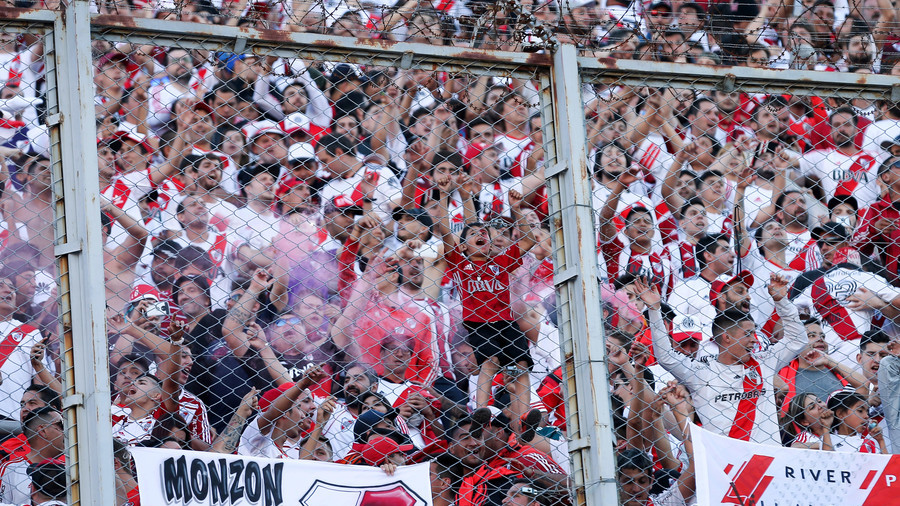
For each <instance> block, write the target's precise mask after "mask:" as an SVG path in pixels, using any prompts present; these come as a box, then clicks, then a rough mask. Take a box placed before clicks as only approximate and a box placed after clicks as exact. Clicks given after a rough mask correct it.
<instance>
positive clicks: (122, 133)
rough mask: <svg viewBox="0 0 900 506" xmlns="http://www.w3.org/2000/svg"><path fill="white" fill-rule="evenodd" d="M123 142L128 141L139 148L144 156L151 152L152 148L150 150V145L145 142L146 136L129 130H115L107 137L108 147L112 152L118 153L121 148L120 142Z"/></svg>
mask: <svg viewBox="0 0 900 506" xmlns="http://www.w3.org/2000/svg"><path fill="white" fill-rule="evenodd" d="M125 140H129V141H131V142H134V143H135V144H137V145H138V146H140V148H141V150H143V151H144V154H147V155H149V154H150V153H152V152H153V148H151V147H150V144H149V143H148V142H147V136H146V135H144V134H142V133H140V132H134V131H131V130H116V131H115V132H113V134H112V135H111V136H110V137H109V147H110V148H112V150H113V151H118V150H119V149H121V148H122V142H123V141H125Z"/></svg>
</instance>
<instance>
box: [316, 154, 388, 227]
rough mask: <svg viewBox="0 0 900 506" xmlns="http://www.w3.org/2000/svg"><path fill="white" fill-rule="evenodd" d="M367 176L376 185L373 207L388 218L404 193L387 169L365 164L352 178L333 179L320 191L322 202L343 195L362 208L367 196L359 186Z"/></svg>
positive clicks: (383, 216)
mask: <svg viewBox="0 0 900 506" xmlns="http://www.w3.org/2000/svg"><path fill="white" fill-rule="evenodd" d="M367 175H371V177H373V179H374V181H373V182H374V184H375V191H374V193H373V201H374V202H373V203H372V207H373V208H374V209H375V210H376V211H378V213H379V215H380V216H381V217H382V218H387V217H389V216H390V215H391V212H393V205H394V204H396V203H397V202H399V200H400V194H401V193H402V189H401V187H400V181H398V180H397V176H395V175H394V173H393V172H392V171H391V169H388V168H387V167H382V166H380V165H374V164H365V165H363V166H362V167H360V168H359V170H357V171H356V173H355V174H353V175H352V176H350V177H347V178H343V177H335V178H332V179H330V180H329V181H328V182H327V183H325V186H323V187H322V189H321V190H319V198H320V199H321V200H322V202H328V201H329V200H331V199H333V198H334V197H336V196H338V195H343V196H345V197H347V198H348V199H350V200H351V201H353V202H355V203H358V204H359V205H360V206H362V199H363V198H364V197H365V195H363V192H362V191H360V189H359V184H360V183H361V182H362V181H363V179H364V178H365V177H366V176H367Z"/></svg>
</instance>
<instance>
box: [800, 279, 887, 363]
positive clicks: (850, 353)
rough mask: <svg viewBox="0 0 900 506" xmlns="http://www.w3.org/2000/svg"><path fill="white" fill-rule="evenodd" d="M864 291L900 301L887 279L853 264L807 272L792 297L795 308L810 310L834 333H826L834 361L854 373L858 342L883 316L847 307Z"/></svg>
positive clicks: (885, 298)
mask: <svg viewBox="0 0 900 506" xmlns="http://www.w3.org/2000/svg"><path fill="white" fill-rule="evenodd" d="M863 287H864V288H866V289H867V290H869V291H871V292H872V293H873V294H875V295H877V296H878V297H880V298H881V299H882V300H885V301H888V302H890V301H891V300H893V299H895V298H897V297H900V289H898V288H896V287H894V286H891V285H890V283H888V282H887V280H886V279H884V278H883V277H881V276H879V275H877V274H873V273H871V272H865V271H863V270H861V269H859V268H858V267H855V266H853V265H852V264H840V265H838V266H835V267H832V268H830V269H816V270H813V271H809V272H805V273H803V274H802V275H800V277H798V278H797V280H796V281H795V282H794V285H793V286H792V287H791V293H790V298H791V300H793V301H794V303H795V304H797V305H799V306H807V307H809V308H810V310H811V313H812V314H813V315H814V316H818V317H819V318H820V319H821V320H822V321H824V322H825V323H827V324H828V326H829V327H831V329H833V330H834V332H833V333H832V332H826V340H827V341H829V342H828V344H829V347H830V348H831V349H832V350H834V351H833V352H832V357H834V358H835V359H836V360H839V361H840V362H841V363H842V364H844V365H846V366H848V367H850V368H851V369H855V368H856V367H857V364H856V354H857V353H858V352H859V339H861V338H862V335H863V334H864V333H866V331H868V330H869V329H870V328H872V321H873V319H874V318H877V317H879V316H881V315H880V314H879V313H877V312H875V311H873V310H871V309H862V310H856V309H851V308H850V307H848V304H849V302H848V300H847V298H848V297H850V296H851V295H853V294H855V293H856V292H857V291H858V290H859V289H860V288H863ZM829 338H830V339H829Z"/></svg>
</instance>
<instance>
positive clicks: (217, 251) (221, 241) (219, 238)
mask: <svg viewBox="0 0 900 506" xmlns="http://www.w3.org/2000/svg"><path fill="white" fill-rule="evenodd" d="M171 239H172V240H173V241H175V242H177V243H178V244H180V245H181V247H182V248H186V247H188V246H193V247H195V248H200V249H202V250H203V251H205V252H206V253H207V254H208V255H209V259H210V261H211V262H212V263H213V265H214V266H215V267H216V268H217V272H216V274H217V275H218V274H219V272H218V269H221V268H222V264H223V263H224V262H225V259H226V258H228V255H229V254H230V253H231V250H230V248H229V244H228V234H226V233H225V232H219V231H218V230H216V229H214V228H212V227H210V229H209V231H208V232H207V235H206V239H205V240H202V241H189V240H187V238H185V237H184V235H179V236H177V237H172V238H171ZM210 277H211V278H215V277H216V276H210Z"/></svg>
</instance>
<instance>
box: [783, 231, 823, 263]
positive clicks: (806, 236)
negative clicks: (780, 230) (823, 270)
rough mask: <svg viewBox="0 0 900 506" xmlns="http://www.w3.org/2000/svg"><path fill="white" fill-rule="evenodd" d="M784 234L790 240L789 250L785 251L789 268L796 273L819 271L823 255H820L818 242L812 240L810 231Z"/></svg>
mask: <svg viewBox="0 0 900 506" xmlns="http://www.w3.org/2000/svg"><path fill="white" fill-rule="evenodd" d="M784 233H785V235H787V238H788V243H787V248H785V250H784V259H785V261H786V262H787V263H788V266H789V267H790V268H791V269H794V270H796V271H806V270H810V269H818V268H819V265H820V264H821V261H822V254H821V253H819V250H818V248H817V246H816V240H815V239H813V238H812V234H811V233H810V232H809V230H807V229H804V230H803V232H800V233H794V232H789V231H787V230H785V231H784Z"/></svg>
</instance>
